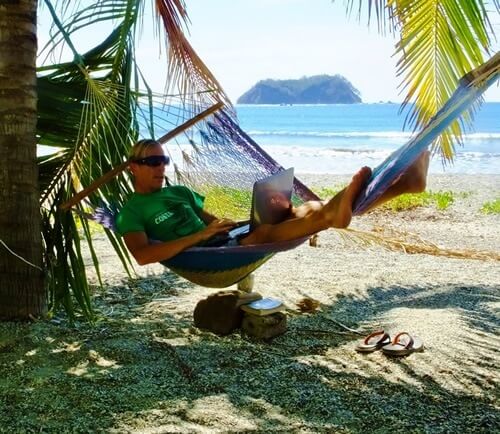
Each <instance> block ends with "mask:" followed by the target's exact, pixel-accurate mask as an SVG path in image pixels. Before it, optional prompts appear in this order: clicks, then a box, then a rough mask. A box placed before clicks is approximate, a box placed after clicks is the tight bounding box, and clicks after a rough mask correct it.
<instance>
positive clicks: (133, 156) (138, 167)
mask: <svg viewBox="0 0 500 434" xmlns="http://www.w3.org/2000/svg"><path fill="white" fill-rule="evenodd" d="M129 158H130V171H131V172H132V174H133V175H134V186H135V190H136V192H138V193H152V192H154V191H156V190H159V189H160V188H162V187H163V183H164V181H165V167H166V165H167V164H168V163H169V161H170V159H169V158H168V156H166V155H165V152H164V150H163V147H162V146H161V144H160V143H159V142H157V141H156V140H151V139H145V140H139V141H138V142H137V143H136V144H135V145H134V146H133V147H132V149H131V151H130V155H129Z"/></svg>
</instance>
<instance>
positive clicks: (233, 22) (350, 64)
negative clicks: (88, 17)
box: [39, 0, 500, 102]
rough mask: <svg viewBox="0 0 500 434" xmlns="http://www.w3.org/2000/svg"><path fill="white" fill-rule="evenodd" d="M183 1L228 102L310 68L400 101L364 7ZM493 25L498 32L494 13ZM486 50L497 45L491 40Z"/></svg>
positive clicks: (147, 38) (388, 45)
mask: <svg viewBox="0 0 500 434" xmlns="http://www.w3.org/2000/svg"><path fill="white" fill-rule="evenodd" d="M356 3H357V2H356ZM186 7H187V11H188V14H189V17H190V20H191V24H190V26H189V35H188V39H189V41H190V43H191V44H192V46H193V48H194V49H195V50H196V51H197V53H198V54H199V56H200V57H201V58H202V59H203V61H204V62H205V64H206V65H207V66H208V67H209V68H210V70H211V71H212V72H213V73H214V75H215V77H216V78H217V80H218V81H219V82H220V83H221V85H222V87H223V88H224V89H225V91H226V92H227V94H228V95H229V97H230V99H231V100H232V101H233V102H236V100H237V98H238V97H239V96H241V95H242V94H243V93H244V92H245V91H247V90H249V89H250V88H251V87H252V86H253V85H254V84H256V83H257V82H258V81H260V80H264V79H267V78H272V79H298V78H301V77H303V76H311V75H318V74H328V75H335V74H341V75H343V76H344V77H346V78H347V79H348V80H349V81H350V82H351V83H352V84H353V85H354V86H355V87H356V88H357V89H358V90H359V91H360V92H361V98H362V100H363V102H379V101H393V102H399V101H401V100H402V99H403V96H404V93H402V92H401V89H400V88H399V87H398V86H399V84H400V79H399V78H398V77H397V76H396V63H397V58H396V57H394V56H393V53H394V44H395V43H396V39H395V38H394V36H392V35H390V34H387V35H385V36H382V35H380V34H379V32H378V30H377V26H376V21H373V22H372V23H371V25H370V26H368V23H367V21H368V20H367V16H366V13H365V14H364V16H363V17H362V18H361V20H359V19H358V18H357V17H356V14H353V15H352V16H350V17H348V16H347V14H346V7H345V1H344V0H336V1H335V2H333V3H332V1H331V0H251V1H248V0H210V1H208V0H186ZM150 16H151V13H149V15H148V13H146V21H145V25H144V31H143V33H142V39H141V44H140V49H139V50H138V51H137V56H138V58H139V61H140V63H141V65H143V72H144V73H145V75H146V77H147V78H148V81H149V82H150V84H151V85H152V87H153V89H155V90H157V91H161V90H162V89H163V87H164V80H165V78H164V75H162V74H161V73H159V71H163V70H164V69H165V68H164V64H165V63H164V60H162V59H161V55H160V50H159V48H158V42H157V41H155V40H154V39H153V33H154V32H152V31H150V29H151V28H152V27H151V26H149V24H148V23H149V22H148V19H149V20H150V18H149V17H150ZM496 18H498V17H496ZM48 22H49V21H48V20H47V17H46V11H45V12H44V13H42V15H41V16H40V17H39V40H40V41H41V42H42V43H43V42H44V40H46V35H47V33H48V24H47V23H48ZM494 26H495V30H496V32H497V34H498V35H499V36H500V19H498V20H496V23H494ZM99 33H100V32H95V34H94V35H85V37H84V38H79V40H77V41H75V42H77V44H76V45H77V47H78V49H79V50H81V51H82V52H83V51H85V49H84V48H83V47H84V46H85V44H87V45H88V47H87V48H90V46H92V44H93V43H94V42H98V40H99V39H100V38H101V37H102V34H99ZM80 47H82V48H80ZM494 48H495V49H496V50H497V51H498V50H500V43H498V41H497V43H496V44H495V47H494ZM163 52H164V50H163ZM485 99H486V101H500V87H499V86H498V85H494V86H493V87H492V88H491V89H490V90H488V91H487V93H486V94H485Z"/></svg>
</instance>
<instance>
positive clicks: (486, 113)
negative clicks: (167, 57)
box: [39, 103, 500, 174]
mask: <svg viewBox="0 0 500 434" xmlns="http://www.w3.org/2000/svg"><path fill="white" fill-rule="evenodd" d="M399 109H400V106H399V105H398V104H389V103H387V104H351V105H293V106H277V105H238V106H236V110H237V113H238V118H239V121H240V125H241V126H242V128H243V130H245V131H246V132H247V133H248V134H249V135H250V136H251V137H252V138H253V139H254V140H255V141H256V142H257V143H258V144H259V145H260V146H261V147H262V148H264V149H265V150H266V151H267V152H268V153H269V154H270V155H271V156H272V157H273V158H275V159H276V160H277V161H278V162H279V163H280V164H281V165H283V166H284V167H295V170H296V173H335V174H351V173H353V172H355V171H356V170H357V169H358V168H359V167H361V166H365V165H367V166H370V167H375V166H377V165H378V164H380V163H381V162H382V161H383V160H384V159H385V158H386V157H387V156H388V155H390V153H391V152H392V151H394V150H395V149H397V148H399V147H400V146H401V145H403V144H404V143H406V142H407V141H408V139H409V138H410V137H411V132H409V131H404V130H403V126H404V119H405V115H404V114H399ZM162 115H163V114H162ZM171 128H172V127H171V126H168V128H167V130H170V129H171ZM143 135H144V136H147V135H148V133H147V130H144V132H143ZM181 140H183V138H182V137H181ZM184 145H185V147H186V149H191V147H190V146H189V145H187V143H186V144H184ZM181 146H183V144H182V143H181ZM168 150H169V153H170V155H171V157H172V158H173V160H174V161H176V162H179V161H182V155H181V153H180V150H179V149H178V148H176V147H175V146H169V149H168ZM456 151H457V153H456V157H455V160H454V162H453V164H449V163H448V164H446V165H444V164H443V161H442V160H441V158H440V157H439V156H437V155H436V156H434V158H433V160H432V162H431V166H430V172H431V173H468V174H475V173H480V174H500V103H486V104H483V105H482V107H481V108H480V110H479V111H478V112H477V113H476V116H475V119H474V122H473V126H472V129H468V130H466V134H465V136H464V146H463V147H458V148H457V149H456ZM50 152H51V150H50V149H49V148H43V147H40V149H39V154H40V155H42V154H46V153H50Z"/></svg>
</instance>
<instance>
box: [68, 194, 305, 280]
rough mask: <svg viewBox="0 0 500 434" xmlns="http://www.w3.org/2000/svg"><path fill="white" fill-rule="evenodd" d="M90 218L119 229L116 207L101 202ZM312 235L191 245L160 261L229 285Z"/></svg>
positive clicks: (198, 277)
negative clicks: (241, 243) (261, 241)
mask: <svg viewBox="0 0 500 434" xmlns="http://www.w3.org/2000/svg"><path fill="white" fill-rule="evenodd" d="M75 212H77V213H78V214H79V215H81V216H82V217H85V218H86V219H89V220H92V221H94V222H96V223H99V224H100V225H101V226H103V227H104V228H106V229H109V230H111V231H113V232H116V227H115V217H116V215H117V213H118V210H117V208H116V207H114V206H113V207H110V206H108V205H106V204H103V203H101V204H100V205H99V206H98V207H97V208H96V209H95V210H94V212H93V213H92V214H89V213H82V212H79V211H78V210H75ZM308 238H309V237H302V238H298V239H295V240H290V241H280V242H276V243H269V244H259V245H248V246H219V247H191V248H189V249H186V250H184V251H183V252H181V253H179V254H178V255H176V256H174V257H173V258H170V259H168V260H166V261H161V262H160V263H161V264H162V265H164V266H165V267H168V268H169V269H170V270H172V271H173V272H174V273H176V274H178V275H179V276H182V277H184V278H185V279H187V280H189V281H190V282H193V283H196V284H197V285H201V286H206V287H208V288H227V287H228V286H231V285H234V284H235V283H238V282H239V281H240V280H242V279H244V278H245V277H247V276H248V275H249V274H250V273H252V272H253V271H255V270H256V269H257V268H258V267H260V266H261V265H262V264H264V263H265V262H267V261H268V260H269V259H271V258H272V257H273V256H274V255H275V254H276V253H278V252H284V251H286V250H291V249H294V248H295V247H297V246H299V245H300V244H302V243H304V242H305V241H306V240H307V239H308Z"/></svg>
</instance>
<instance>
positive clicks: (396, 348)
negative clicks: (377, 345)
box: [382, 332, 424, 357]
mask: <svg viewBox="0 0 500 434" xmlns="http://www.w3.org/2000/svg"><path fill="white" fill-rule="evenodd" d="M382 351H383V352H384V354H387V355H388V356H395V357H398V356H407V355H409V354H411V353H415V352H420V351H424V344H423V342H422V341H421V340H420V338H418V337H417V336H411V335H410V334H409V333H407V332H401V333H398V334H397V335H396V336H395V337H394V339H393V341H392V343H390V344H388V345H384V348H382Z"/></svg>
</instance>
